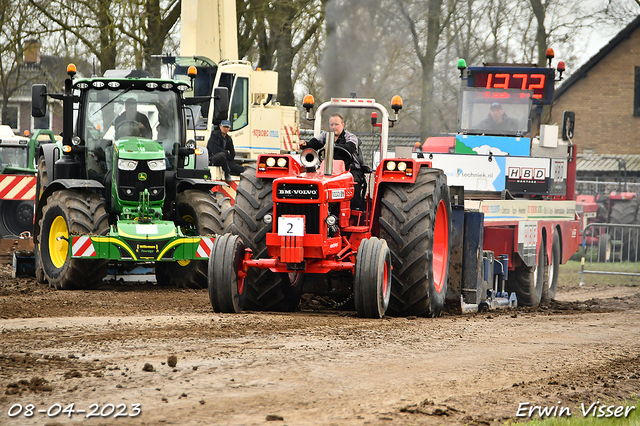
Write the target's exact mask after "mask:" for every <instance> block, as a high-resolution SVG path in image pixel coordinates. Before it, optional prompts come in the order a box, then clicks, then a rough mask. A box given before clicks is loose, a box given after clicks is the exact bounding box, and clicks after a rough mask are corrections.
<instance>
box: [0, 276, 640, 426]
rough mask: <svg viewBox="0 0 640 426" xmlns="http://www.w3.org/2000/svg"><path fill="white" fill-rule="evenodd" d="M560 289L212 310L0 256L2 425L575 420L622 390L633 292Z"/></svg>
mask: <svg viewBox="0 0 640 426" xmlns="http://www.w3.org/2000/svg"><path fill="white" fill-rule="evenodd" d="M558 299H559V301H558V302H555V303H553V304H552V305H551V306H546V307H542V308H541V309H538V310H529V309H519V310H517V311H515V312H513V311H502V312H490V313H481V314H474V315H467V316H459V315H454V314H451V313H448V314H447V313H446V314H445V315H444V316H443V317H441V318H436V319H427V318H385V319H383V320H379V321H374V320H366V319H360V318H357V317H355V315H354V314H353V313H352V312H340V311H332V310H324V311H313V310H303V311H300V312H296V313H292V314H272V313H243V314H240V315H221V314H214V313H213V312H212V309H211V306H210V304H209V301H208V295H207V293H206V291H205V290H178V289H169V288H157V287H155V286H151V285H144V286H131V285H105V286H103V287H101V288H100V289H98V290H92V291H55V290H53V289H50V288H48V287H45V286H42V285H37V284H36V283H35V281H33V280H28V279H18V280H15V279H12V278H11V276H10V270H9V269H8V268H7V267H3V268H0V330H1V334H0V336H1V337H0V409H1V411H0V425H50V426H54V425H55V426H59V425H111V424H113V425H116V424H117V425H123V424H134V425H158V424H160V425H213V424H221V425H236V424H238V425H262V424H283V425H285V424H286V425H439V424H453V425H465V424H469V425H495V424H502V423H505V422H507V421H509V420H510V419H516V414H517V412H518V409H519V407H521V405H520V404H522V403H526V402H528V403H529V404H531V405H538V406H543V407H556V406H561V407H569V409H570V411H571V413H572V416H574V417H581V416H582V413H581V408H580V404H581V403H584V404H585V405H586V406H587V407H589V406H590V405H591V404H592V403H595V402H597V401H600V402H602V403H604V402H605V401H615V402H620V401H623V400H625V399H626V398H630V397H631V396H632V394H633V393H634V392H637V391H638V389H640V340H639V339H638V335H640V288H639V287H598V286H596V287H568V288H567V287H564V288H561V290H559V294H558ZM174 362H175V365H174ZM29 404H33V407H31V408H29V407H27V406H28V405H29ZM56 404H59V405H56ZM71 404H74V405H73V409H74V410H75V413H73V414H72V415H71V417H69V411H70V410H67V412H66V414H64V415H63V414H60V415H58V416H53V414H55V413H56V412H57V411H60V410H61V409H65V408H68V407H69V406H70V405H71ZM92 404H96V405H92ZM109 404H113V405H112V406H111V405H109ZM136 404H139V405H136ZM28 408H29V409H30V410H32V411H33V414H32V415H31V416H25V412H26V411H27V410H28ZM20 409H21V411H20ZM112 409H113V410H112ZM639 409H640V407H639ZM81 410H86V412H84V413H82V412H79V411H81ZM92 410H93V411H94V414H97V415H96V416H94V417H91V418H87V415H88V414H89V413H91V411H92ZM47 411H48V413H47ZM138 411H140V412H139V413H138ZM525 411H527V410H525ZM16 413H19V414H16ZM101 413H102V414H103V415H102V416H101ZM118 413H119V416H118V417H116V414H118ZM132 414H137V415H135V416H130V415H132ZM565 414H566V411H565ZM535 417H537V414H535V415H534V418H535Z"/></svg>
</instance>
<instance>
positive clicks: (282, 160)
mask: <svg viewBox="0 0 640 426" xmlns="http://www.w3.org/2000/svg"><path fill="white" fill-rule="evenodd" d="M278 167H287V159H286V158H284V157H280V158H278Z"/></svg>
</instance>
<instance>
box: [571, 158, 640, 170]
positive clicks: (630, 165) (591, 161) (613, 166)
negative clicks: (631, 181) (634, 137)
mask: <svg viewBox="0 0 640 426" xmlns="http://www.w3.org/2000/svg"><path fill="white" fill-rule="evenodd" d="M618 159H620V161H624V165H625V166H626V169H627V172H640V154H616V155H602V154H578V158H577V161H576V170H577V171H578V172H616V173H617V172H618V167H619V166H618V164H619V161H618Z"/></svg>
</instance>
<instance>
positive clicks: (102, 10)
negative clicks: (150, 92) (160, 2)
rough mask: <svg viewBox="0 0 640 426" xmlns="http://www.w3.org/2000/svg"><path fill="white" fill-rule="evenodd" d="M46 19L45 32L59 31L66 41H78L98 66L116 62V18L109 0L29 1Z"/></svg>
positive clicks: (102, 67) (107, 67) (110, 65)
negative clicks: (47, 27)
mask: <svg viewBox="0 0 640 426" xmlns="http://www.w3.org/2000/svg"><path fill="white" fill-rule="evenodd" d="M29 3H30V4H32V5H34V6H35V7H36V8H37V9H38V10H39V11H40V12H41V13H42V14H43V15H44V16H45V17H46V18H47V20H48V21H49V23H50V24H54V25H49V33H50V34H51V35H53V34H62V37H63V39H64V40H65V41H66V42H67V43H68V44H70V43H69V42H70V41H72V40H70V38H73V39H74V40H73V41H76V42H80V43H81V44H82V45H83V46H84V49H86V51H87V52H89V53H91V54H93V55H95V57H96V59H97V60H98V62H99V64H100V67H101V69H102V70H103V71H104V70H107V69H113V68H115V67H116V64H117V56H118V39H117V35H116V25H115V21H116V19H117V18H116V17H115V16H114V15H113V13H112V10H111V9H110V6H111V4H112V2H111V0H78V1H75V2H74V7H69V5H68V2H67V1H65V0H29Z"/></svg>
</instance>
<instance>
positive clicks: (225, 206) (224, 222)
mask: <svg viewBox="0 0 640 426" xmlns="http://www.w3.org/2000/svg"><path fill="white" fill-rule="evenodd" d="M176 204H177V207H178V214H179V215H180V217H181V218H182V219H183V220H184V221H185V222H186V223H187V228H191V229H193V230H195V233H196V235H200V236H207V235H211V236H213V235H222V234H224V232H225V229H226V228H227V227H228V226H229V224H230V222H231V219H232V215H231V202H230V200H229V198H228V197H225V196H224V195H223V194H221V193H219V192H216V193H208V192H204V191H200V190H196V189H188V190H186V191H184V192H181V193H179V194H178V197H177V200H176ZM185 231H186V229H183V233H185ZM158 277H160V281H158V283H159V284H161V285H162V284H166V282H163V281H164V280H165V279H167V278H168V281H169V282H170V283H171V284H173V285H175V286H177V287H180V288H207V262H206V261H204V260H179V261H177V262H156V280H158Z"/></svg>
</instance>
